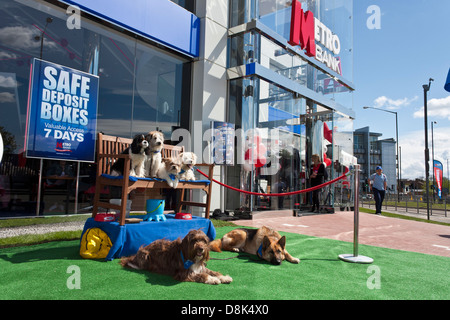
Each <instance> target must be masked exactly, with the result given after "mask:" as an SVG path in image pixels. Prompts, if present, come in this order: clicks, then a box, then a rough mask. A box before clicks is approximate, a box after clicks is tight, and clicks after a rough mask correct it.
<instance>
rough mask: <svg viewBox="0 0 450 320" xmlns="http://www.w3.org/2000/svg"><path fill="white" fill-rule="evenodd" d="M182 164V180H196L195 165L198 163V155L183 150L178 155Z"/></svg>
mask: <svg viewBox="0 0 450 320" xmlns="http://www.w3.org/2000/svg"><path fill="white" fill-rule="evenodd" d="M178 162H179V163H180V164H181V171H180V180H187V181H193V180H195V175H194V166H195V165H196V164H197V155H196V154H195V153H193V152H182V153H180V154H179V155H178Z"/></svg>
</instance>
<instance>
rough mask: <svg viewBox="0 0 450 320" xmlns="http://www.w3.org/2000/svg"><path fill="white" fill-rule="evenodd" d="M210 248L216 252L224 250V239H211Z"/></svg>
mask: <svg viewBox="0 0 450 320" xmlns="http://www.w3.org/2000/svg"><path fill="white" fill-rule="evenodd" d="M209 249H210V250H211V251H215V252H222V239H217V240H213V241H211V242H210V243H209Z"/></svg>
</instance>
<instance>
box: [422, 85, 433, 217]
mask: <svg viewBox="0 0 450 320" xmlns="http://www.w3.org/2000/svg"><path fill="white" fill-rule="evenodd" d="M430 85H431V79H430V82H429V84H428V85H426V84H424V85H423V86H422V87H423V100H424V101H423V113H424V118H425V119H424V122H425V190H426V195H427V219H428V220H430V199H429V196H430V192H429V190H428V187H429V184H430V178H429V172H428V171H429V161H430V150H429V149H428V110H427V107H428V106H427V92H428V90H430Z"/></svg>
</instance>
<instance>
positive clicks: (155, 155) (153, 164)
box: [145, 131, 164, 178]
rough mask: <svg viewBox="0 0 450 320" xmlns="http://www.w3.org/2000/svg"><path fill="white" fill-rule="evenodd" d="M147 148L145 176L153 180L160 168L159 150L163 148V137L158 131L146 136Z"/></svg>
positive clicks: (160, 157)
mask: <svg viewBox="0 0 450 320" xmlns="http://www.w3.org/2000/svg"><path fill="white" fill-rule="evenodd" d="M145 137H146V140H147V141H148V143H149V147H148V148H147V150H146V151H145V154H146V156H147V159H146V160H145V176H146V177H150V178H155V177H156V176H157V172H158V170H159V167H160V166H161V160H162V156H161V150H162V148H163V147H164V135H163V133H162V132H159V131H150V132H149V133H148V134H147V135H146V136H145Z"/></svg>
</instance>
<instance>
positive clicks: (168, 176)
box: [157, 159, 180, 188]
mask: <svg viewBox="0 0 450 320" xmlns="http://www.w3.org/2000/svg"><path fill="white" fill-rule="evenodd" d="M179 173H180V164H179V163H178V161H175V160H173V159H163V160H162V163H161V165H160V167H159V169H158V172H157V177H158V178H160V179H164V180H166V182H167V184H168V185H169V186H170V187H171V188H176V187H177V186H178V181H179V176H178V174H179Z"/></svg>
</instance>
